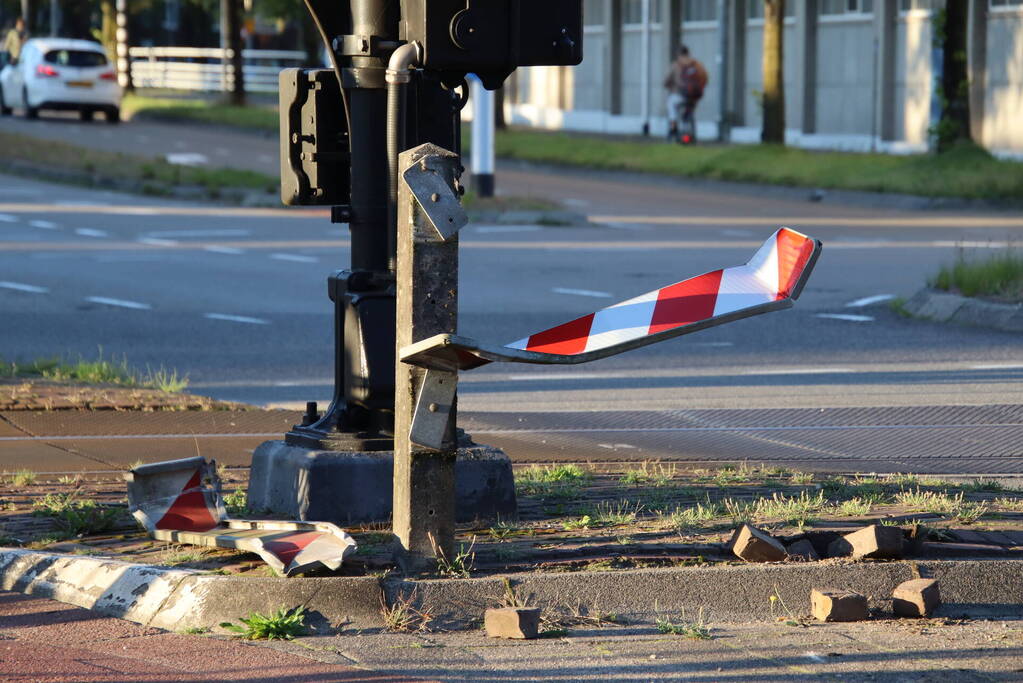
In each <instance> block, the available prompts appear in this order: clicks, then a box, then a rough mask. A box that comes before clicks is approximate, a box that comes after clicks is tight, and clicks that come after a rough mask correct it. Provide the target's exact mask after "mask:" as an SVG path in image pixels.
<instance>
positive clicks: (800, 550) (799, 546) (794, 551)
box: [788, 538, 821, 562]
mask: <svg viewBox="0 0 1023 683" xmlns="http://www.w3.org/2000/svg"><path fill="white" fill-rule="evenodd" d="M788 553H789V557H792V558H802V559H804V560H807V561H809V562H813V561H816V560H819V559H821V556H820V555H818V554H817V549H816V548H814V547H813V543H811V542H810V541H809V540H808V539H805V538H804V539H802V540H800V541H796V542H795V543H793V544H791V545H790V546H789V547H788Z"/></svg>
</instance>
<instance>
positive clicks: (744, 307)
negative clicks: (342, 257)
mask: <svg viewBox="0 0 1023 683" xmlns="http://www.w3.org/2000/svg"><path fill="white" fill-rule="evenodd" d="M820 251H821V243H820V241H818V240H815V239H813V238H810V237H807V236H806V235H803V234H802V233H799V232H796V231H795V230H791V229H789V228H781V229H780V230H778V231H777V232H775V233H774V234H773V235H772V236H771V237H769V238H768V239H767V241H765V242H764V244H763V245H762V246H761V247H760V249H759V250H757V252H756V253H755V254H754V255H753V258H752V259H750V260H749V261H748V262H747V263H745V264H744V265H741V266H735V267H732V268H724V269H721V270H715V271H711V272H709V273H705V274H703V275H699V276H697V277H694V278H690V279H688V280H683V281H682V282H677V283H675V284H673V285H668V286H667V287H663V288H661V289H656V290H654V291H652V292H647V293H646V294H642V295H640V296H637V297H634V298H632V299H628V300H626V301H623V302H621V303H618V304H615V305H614V306H609V307H607V308H604V309H601V310H599V311H597V312H596V313H591V314H589V315H586V316H583V317H582V318H577V319H575V320H572V321H570V322H567V323H564V324H563V325H558V326H557V327H552V328H551V329H549V330H545V331H543V332H538V333H536V334H533V335H530V336H528V337H526V338H524V339H520V340H518V341H516V342H512V343H510V344H507V345H505V346H496V345H487V344H482V343H480V342H477V341H475V340H473V339H469V338H468V337H461V336H458V335H454V334H438V335H434V336H432V337H429V338H427V339H424V340H423V341H420V342H417V343H415V344H410V345H408V346H405V347H403V348H402V349H401V352H400V357H401V360H402V361H404V362H406V363H410V364H412V365H418V366H420V367H424V368H433V369H437V370H446V371H454V370H471V369H473V368H477V367H480V366H482V365H486V364H487V363H491V362H494V361H507V362H515V363H550V364H575V363H586V362H588V361H592V360H597V359H599V358H606V357H608V356H613V355H615V354H617V353H621V352H623V351H628V350H630V349H636V348H639V347H642V346H646V345H648V344H653V343H655V342H659V341H663V340H665V339H671V338H672V337H677V336H679V335H683V334H689V333H690V332H696V331H698V330H702V329H706V328H708V327H714V326H715V325H721V324H724V323H728V322H732V321H734V320H739V319H741V318H748V317H750V316H753V315H758V314H761V313H768V312H770V311H777V310H781V309H785V308H789V307H791V306H792V303H793V301H794V300H795V299H797V298H799V295H800V293H801V292H802V290H803V286H804V285H805V284H806V281H807V279H808V278H809V277H810V273H811V271H812V270H813V267H814V264H815V263H816V261H817V257H818V256H819V255H820Z"/></svg>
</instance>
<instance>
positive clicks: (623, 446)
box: [597, 443, 636, 451]
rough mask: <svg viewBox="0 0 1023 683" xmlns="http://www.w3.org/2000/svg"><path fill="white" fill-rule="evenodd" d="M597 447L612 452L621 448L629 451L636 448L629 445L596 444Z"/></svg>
mask: <svg viewBox="0 0 1023 683" xmlns="http://www.w3.org/2000/svg"><path fill="white" fill-rule="evenodd" d="M597 445H598V446H600V447H601V448H609V449H611V450H613V451H616V450H618V449H619V448H623V449H630V448H632V449H635V448H636V447H635V446H633V445H632V444H631V443H598V444H597Z"/></svg>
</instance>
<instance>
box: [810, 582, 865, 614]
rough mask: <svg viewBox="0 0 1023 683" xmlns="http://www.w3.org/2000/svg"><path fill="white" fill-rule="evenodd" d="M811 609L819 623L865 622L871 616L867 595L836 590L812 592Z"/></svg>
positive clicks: (822, 589) (826, 589)
mask: <svg viewBox="0 0 1023 683" xmlns="http://www.w3.org/2000/svg"><path fill="white" fill-rule="evenodd" d="M810 609H811V611H812V612H813V616H814V618H816V619H817V620H819V621H863V620H865V619H867V617H868V616H869V615H870V613H869V611H868V610H867V597H866V596H865V595H860V594H859V593H855V592H853V591H847V590H839V589H835V588H814V589H813V590H812V591H810Z"/></svg>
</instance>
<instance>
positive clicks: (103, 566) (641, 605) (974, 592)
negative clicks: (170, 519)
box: [0, 548, 1023, 631]
mask: <svg viewBox="0 0 1023 683" xmlns="http://www.w3.org/2000/svg"><path fill="white" fill-rule="evenodd" d="M920 576H923V577H925V578H935V579H938V581H939V582H940V583H941V593H942V599H943V601H944V604H943V605H942V606H941V607H940V608H939V610H938V612H937V613H936V614H937V615H938V616H1018V615H1019V614H1020V613H1021V611H1023V562H1021V561H1018V560H949V561H941V560H935V561H920V562H914V561H895V562H834V561H830V562H820V563H805V564H761V565H739V566H734V565H730V566H711V567H681V568H667V569H638V570H625V571H615V572H574V573H564V574H539V573H522V574H509V575H507V578H508V580H509V581H510V583H511V585H512V586H513V588H514V591H515V594H516V596H517V597H518V598H519V599H521V600H524V601H526V602H527V603H528V604H530V605H531V606H536V607H543V608H548V609H555V610H559V611H562V612H566V613H568V614H590V615H594V614H598V613H604V614H607V613H614V614H618V615H621V616H623V617H625V618H627V619H630V620H634V621H644V620H647V621H648V620H651V619H652V618H653V617H654V616H655V615H657V614H669V613H674V614H678V613H679V612H683V611H684V612H685V613H686V614H696V612H697V611H698V610H700V609H701V608H702V609H703V613H704V615H705V617H706V618H707V619H711V620H719V621H739V622H743V621H759V620H767V619H771V618H774V617H779V616H788V615H789V614H790V613H791V614H793V615H796V616H800V615H803V614H806V613H807V611H808V609H809V595H810V590H811V589H812V588H814V587H822V586H823V587H829V588H840V589H847V590H853V591H856V592H859V593H862V594H864V595H866V596H868V598H869V600H870V606H871V607H874V608H879V609H884V610H887V609H889V608H890V601H891V594H892V590H893V589H894V588H895V587H896V586H897V585H899V584H900V583H902V582H903V581H907V580H909V579H913V578H918V577H920ZM504 578H505V577H502V576H491V577H483V578H477V579H429V580H403V579H386V580H383V581H381V580H380V579H377V578H375V577H310V578H292V579H283V578H272V577H265V578H264V577H257V578H252V577H244V576H221V575H211V574H205V573H202V572H197V571H190V570H178V569H168V568H163V567H156V566H149V565H137V564H131V563H127V562H120V561H115V560H108V559H102V558H96V557H80V556H73V555H62V554H57V553H47V552H37V551H30V550H21V549H10V548H4V549H0V588H2V589H4V590H13V591H20V592H23V593H27V594H33V595H40V596H43V597H48V598H53V599H55V600H59V601H61V602H66V603H69V604H72V605H77V606H79V607H84V608H87V609H91V610H94V611H96V612H98V613H100V614H103V615H106V616H114V617H119V618H122V619H127V620H130V621H135V622H138V623H142V624H147V625H151V626H156V627H159V628H163V629H167V630H173V631H180V630H182V629H186V628H201V627H216V626H217V625H218V624H219V623H221V622H223V621H237V619H238V618H239V617H242V616H246V615H248V614H249V613H251V612H254V611H259V612H268V611H271V610H274V609H277V608H279V607H285V608H292V607H296V606H300V605H301V606H304V607H305V608H306V610H307V612H308V614H309V616H310V625H311V626H312V628H313V629H314V630H317V631H319V630H321V629H322V630H325V629H328V628H336V627H341V626H344V627H347V628H378V627H381V626H383V625H384V619H383V616H382V611H381V595H382V593H381V587H383V596H384V598H385V600H386V603H387V604H388V605H393V604H395V602H397V601H399V600H411V601H413V602H414V603H416V604H418V605H419V606H420V607H421V608H422V609H423V611H424V612H427V613H429V614H431V615H432V616H433V617H434V620H435V621H434V622H433V625H435V626H438V627H441V628H448V629H460V628H461V629H464V628H475V627H478V625H479V624H480V623H481V619H482V616H483V612H484V610H485V609H486V608H488V607H495V606H499V605H500V601H501V597H502V596H503V595H504V594H505V585H504ZM771 596H777V597H778V598H779V600H777V601H772V600H771ZM775 603H776V604H775Z"/></svg>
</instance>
